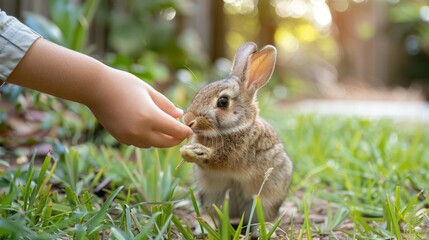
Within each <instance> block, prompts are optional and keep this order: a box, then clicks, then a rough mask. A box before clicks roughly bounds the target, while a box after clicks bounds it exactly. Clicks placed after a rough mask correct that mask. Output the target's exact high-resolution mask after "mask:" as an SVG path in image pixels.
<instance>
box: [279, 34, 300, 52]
mask: <svg viewBox="0 0 429 240" xmlns="http://www.w3.org/2000/svg"><path fill="white" fill-rule="evenodd" d="M274 39H275V41H276V43H277V44H278V46H279V47H280V48H282V49H283V50H284V51H286V52H288V53H293V52H295V51H297V50H298V49H299V40H298V39H297V38H296V37H295V36H294V35H293V34H292V33H291V32H289V31H288V30H286V29H284V28H279V29H277V31H276V33H275V35H274Z"/></svg>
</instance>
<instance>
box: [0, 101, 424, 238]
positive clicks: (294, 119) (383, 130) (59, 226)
mask: <svg viewBox="0 0 429 240" xmlns="http://www.w3.org/2000/svg"><path fill="white" fill-rule="evenodd" d="M261 108H262V109H263V111H262V115H263V116H264V117H266V119H268V120H269V121H270V122H271V123H272V124H273V126H274V127H275V128H276V129H277V131H278V133H279V134H280V135H281V136H282V138H283V140H284V142H285V145H286V149H287V151H288V153H289V155H290V157H291V158H292V160H293V162H294V170H295V171H294V174H293V183H292V186H291V189H290V194H289V196H288V197H287V198H286V199H285V204H284V207H283V208H282V214H281V215H280V217H279V220H278V221H277V222H275V223H274V224H275V227H276V228H275V230H276V233H277V236H279V237H280V238H281V239H288V238H289V239H310V238H312V237H313V238H329V239H345V238H349V239H368V238H370V239H375V238H381V239H403V238H404V239H424V238H426V237H427V236H429V215H428V210H427V208H428V205H429V196H428V195H426V194H427V191H428V190H429V170H428V169H429V148H427V145H428V143H429V130H428V129H427V126H424V125H419V124H415V123H414V124H411V123H407V122H395V121H393V120H386V119H372V120H369V119H363V118H351V117H341V116H319V115H303V114H297V113H294V112H291V111H276V112H273V111H270V110H268V108H265V107H264V104H263V103H262V104H261ZM178 149H179V146H178V147H174V148H170V149H148V150H145V149H137V148H134V147H126V146H115V147H112V146H110V145H104V144H101V145H100V144H93V143H89V142H84V143H80V144H75V145H73V146H70V147H65V149H64V151H62V152H52V153H51V154H48V155H46V157H45V158H42V159H40V158H38V157H33V158H31V159H30V160H29V161H28V162H26V163H20V164H17V163H16V162H15V161H4V160H2V161H1V162H0V164H1V168H0V170H1V178H0V189H1V190H0V191H1V194H0V204H1V205H0V217H1V219H0V235H1V237H2V238H5V239H54V238H56V239H70V238H73V239H100V238H101V239H190V238H193V230H192V229H193V228H194V227H195V226H196V225H197V224H200V225H202V226H203V227H205V228H204V231H205V233H206V239H226V238H233V239H242V238H244V236H245V235H246V234H248V231H246V229H247V228H246V226H243V225H240V226H239V227H238V230H236V229H234V228H232V227H231V226H230V224H229V219H228V217H227V215H225V214H224V212H225V211H226V210H225V209H227V207H228V201H225V203H224V208H223V209H222V208H220V209H219V211H218V214H219V215H220V216H222V217H221V219H222V220H221V222H220V224H219V226H218V227H215V228H211V227H209V226H208V225H207V224H206V223H205V222H203V221H201V220H200V219H199V218H198V215H199V212H200V209H199V208H198V201H197V199H198V198H197V197H196V196H197V193H194V192H193V191H192V190H193V187H194V180H193V177H192V174H191V173H192V165H191V164H189V163H185V164H183V165H180V166H179V163H180V162H181V157H180V154H179V151H178ZM34 156H36V155H34ZM268 181H270V179H269V178H268ZM254 206H255V208H254V214H258V212H260V210H261V209H260V208H259V206H260V202H259V199H258V197H257V196H256V197H255V204H254ZM261 220H262V224H265V225H268V226H272V225H269V223H265V222H264V221H263V219H261ZM261 229H264V228H261ZM240 230H242V231H240ZM273 231H274V229H273ZM273 231H269V232H266V231H261V233H260V235H261V236H263V237H262V238H264V237H265V238H266V237H267V236H268V235H270V234H271V233H272V232H273Z"/></svg>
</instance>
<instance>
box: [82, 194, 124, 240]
mask: <svg viewBox="0 0 429 240" xmlns="http://www.w3.org/2000/svg"><path fill="white" fill-rule="evenodd" d="M123 188H124V187H123V186H121V187H119V188H118V189H116V190H115V191H113V192H112V193H111V194H110V196H109V197H108V198H107V199H106V201H105V202H104V204H103V205H102V206H101V209H100V210H99V211H98V212H97V213H96V214H95V215H94V216H93V217H92V218H90V219H89V220H88V222H86V226H87V229H88V233H89V234H90V235H91V234H93V231H94V229H97V227H98V225H99V224H100V222H101V221H103V219H104V216H105V215H106V213H107V211H108V210H109V206H110V204H112V202H113V200H114V199H115V197H116V195H118V193H119V192H120V191H121V190H122V189H123Z"/></svg>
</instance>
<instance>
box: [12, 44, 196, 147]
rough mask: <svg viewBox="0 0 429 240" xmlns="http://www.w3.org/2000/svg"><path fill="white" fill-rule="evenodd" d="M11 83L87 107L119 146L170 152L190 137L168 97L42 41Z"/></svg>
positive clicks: (125, 74) (22, 64) (133, 78)
mask: <svg viewBox="0 0 429 240" xmlns="http://www.w3.org/2000/svg"><path fill="white" fill-rule="evenodd" d="M7 82H9V83H13V84H17V85H20V86H23V87H28V88H32V89H35V90H38V91H40V92H45V93H48V94H51V95H54V96H57V97H60V98H64V99H69V100H72V101H76V102H80V103H83V104H85V105H87V106H88V107H89V108H90V109H91V110H92V112H93V113H94V115H95V116H96V118H97V119H98V120H99V121H100V123H101V124H102V125H103V126H104V127H105V128H106V129H107V130H108V131H109V132H110V133H111V134H112V135H113V136H114V137H115V138H116V139H118V140H119V141H120V142H122V143H125V144H129V145H135V146H138V147H150V146H155V147H170V146H173V145H176V144H179V143H180V142H181V141H182V140H183V139H185V138H187V137H189V136H190V135H191V134H192V130H191V129H190V128H189V127H187V126H186V125H184V124H182V123H180V122H178V121H177V120H176V119H175V118H178V117H180V116H181V115H182V111H181V110H180V109H177V108H176V107H175V106H174V105H173V104H172V103H171V102H170V101H169V100H168V99H167V98H166V97H164V96H163V95H162V94H160V93H159V92H157V91H156V90H155V89H153V88H152V87H150V86H149V85H148V84H146V83H145V82H143V81H141V80H140V79H138V78H137V77H135V76H134V75H132V74H130V73H127V72H124V71H120V70H116V69H113V68H110V67H108V66H106V65H104V64H102V63H101V62H99V61H97V60H95V59H94V58H91V57H89V56H86V55H84V54H81V53H78V52H75V51H72V50H69V49H66V48H64V47H61V46H59V45H56V44H54V43H52V42H49V41H47V40H44V39H38V40H36V41H35V42H34V43H33V45H32V46H31V47H30V49H29V50H28V52H27V53H26V54H25V56H24V58H23V59H22V60H21V61H20V62H19V64H18V65H17V67H16V68H15V69H14V70H13V71H12V73H11V74H10V75H9V77H8V78H7Z"/></svg>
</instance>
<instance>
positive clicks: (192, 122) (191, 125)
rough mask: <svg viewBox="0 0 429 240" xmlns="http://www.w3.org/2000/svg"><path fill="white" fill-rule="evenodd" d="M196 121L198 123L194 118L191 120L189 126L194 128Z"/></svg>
mask: <svg viewBox="0 0 429 240" xmlns="http://www.w3.org/2000/svg"><path fill="white" fill-rule="evenodd" d="M195 123H196V121H195V120H192V121H190V122H189V123H188V126H189V127H190V128H192V127H193V126H195Z"/></svg>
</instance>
